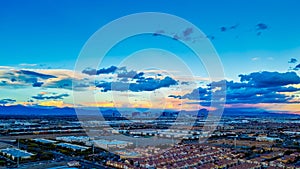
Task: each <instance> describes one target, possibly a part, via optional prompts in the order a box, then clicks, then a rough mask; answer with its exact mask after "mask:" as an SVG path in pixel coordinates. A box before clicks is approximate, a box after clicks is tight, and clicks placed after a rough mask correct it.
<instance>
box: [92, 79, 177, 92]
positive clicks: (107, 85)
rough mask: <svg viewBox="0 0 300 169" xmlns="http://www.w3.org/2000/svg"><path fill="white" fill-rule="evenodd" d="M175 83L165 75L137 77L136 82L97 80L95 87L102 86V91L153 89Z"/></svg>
mask: <svg viewBox="0 0 300 169" xmlns="http://www.w3.org/2000/svg"><path fill="white" fill-rule="evenodd" d="M172 85H177V81H176V80H174V79H172V78H171V77H169V76H167V77H165V78H164V79H154V78H145V79H138V80H137V81H136V82H133V83H129V82H98V83H97V84H96V87H98V88H102V91H103V92H107V91H111V90H112V91H132V92H142V91H154V90H156V89H160V88H163V87H170V86H172Z"/></svg>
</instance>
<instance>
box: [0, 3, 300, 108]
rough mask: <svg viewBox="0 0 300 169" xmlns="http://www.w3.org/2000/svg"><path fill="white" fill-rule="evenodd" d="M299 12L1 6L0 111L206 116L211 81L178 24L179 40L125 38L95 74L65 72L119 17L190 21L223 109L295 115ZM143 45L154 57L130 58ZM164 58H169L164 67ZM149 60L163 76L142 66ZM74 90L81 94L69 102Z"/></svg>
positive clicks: (215, 6)
mask: <svg viewBox="0 0 300 169" xmlns="http://www.w3.org/2000/svg"><path fill="white" fill-rule="evenodd" d="M299 6H300V2H299V1H297V0H287V1H279V0H263V1H261V0H252V1H241V0H226V1H221V0H219V1H216V0H212V1H198V0H194V1H182V0H173V1H156V0H153V1H125V0H120V1H115V0H114V1H89V3H86V1H79V0H62V1H58V0H44V1H38V0H27V1H22V0H4V1H1V2H0V23H1V24H0V39H1V40H0V45H1V48H0V56H1V62H0V90H1V91H0V105H6V106H9V105H17V104H21V105H26V106H35V105H39V106H56V107H66V106H67V107H73V106H84V107H90V106H92V107H95V106H99V107H125V108H156V109H175V110H177V109H184V110H194V109H201V108H207V109H213V107H209V105H210V104H209V103H210V99H211V95H212V93H217V92H218V90H219V89H217V88H213V87H211V86H212V84H213V83H218V82H212V81H210V80H209V78H208V75H207V72H206V71H205V66H203V65H202V63H201V62H200V61H198V62H194V60H193V59H192V58H193V57H194V56H193V55H194V53H193V52H192V51H191V50H190V49H188V48H187V47H186V46H184V45H182V43H181V42H180V40H183V41H184V40H190V39H193V31H194V30H193V29H190V28H186V29H181V28H180V26H178V29H180V31H181V33H182V35H181V34H175V35H176V37H173V38H167V37H164V36H153V35H148V34H145V35H140V36H136V37H131V38H129V39H126V40H123V41H122V42H120V43H119V44H117V45H116V46H114V47H113V48H112V49H111V50H110V51H109V52H108V53H107V54H106V56H105V59H104V60H103V62H102V63H101V64H100V66H99V67H86V68H85V69H82V70H80V71H78V70H76V71H74V68H75V63H76V61H77V58H78V56H79V54H80V52H81V50H82V48H83V46H84V44H85V43H86V41H87V40H88V39H89V38H90V37H91V36H92V35H93V34H94V33H95V32H96V31H97V30H98V29H100V28H101V27H102V26H104V25H106V24H108V23H109V22H111V21H113V20H115V19H118V18H120V17H123V16H126V15H129V14H134V13H140V12H161V13H168V14H172V15H175V16H178V17H181V18H183V19H185V20H187V21H189V22H191V23H192V24H194V25H195V26H197V27H198V28H199V29H201V30H202V31H203V33H204V34H205V35H206V37H205V38H206V39H207V40H210V41H211V43H212V45H213V46H214V48H215V50H216V52H217V53H218V55H219V57H220V60H221V62H222V64H223V68H224V74H225V79H224V81H226V85H227V89H226V92H227V99H226V105H225V107H227V108H258V109H265V110H267V111H274V112H283V113H287V112H288V113H300V111H299V108H300V106H299V105H300V104H299V101H300V98H299V96H300V77H299V70H300V65H299V63H300V46H299V44H300V19H299V16H300V10H299ZM120 29H122V27H120ZM157 31H166V30H157ZM158 33H159V32H158ZM175 35H174V36H175ZM177 35H178V37H177ZM112 36H113V35H112ZM103 41H105V39H103ZM99 48H101V46H99ZM149 48H151V49H154V48H159V49H162V50H161V51H159V50H149V51H144V52H142V53H141V54H139V53H135V52H136V51H140V50H143V49H149ZM166 51H169V52H172V53H173V54H175V55H176V56H177V57H178V60H172V59H170V60H172V61H170V60H169V57H171V56H170V55H169V54H168V53H166ZM128 56H134V57H135V59H130V57H129V59H128ZM125 58H126V59H125ZM137 58H138V59H137ZM149 58H151V59H152V60H151V62H153V60H156V61H157V63H156V64H157V65H158V67H160V66H161V67H164V68H165V69H163V70H162V69H160V70H159V69H157V70H154V69H150V68H147V67H145V66H143V64H144V63H145V62H146V63H149V62H148V61H147V59H149ZM169 61H170V62H169ZM181 62H184V63H185V64H183V65H184V66H176V65H180V64H181ZM159 65H160V66H159ZM154 66H155V65H154ZM185 66H186V67H185ZM185 70H191V71H192V73H193V75H194V76H193V78H190V77H189V76H188V75H187V74H185ZM182 72H184V73H182ZM72 86H73V88H72ZM74 93H77V94H75V95H76V96H78V95H80V96H81V97H80V98H79V99H77V100H79V103H76V105H74V104H73V96H74ZM89 93H93V96H95V101H94V102H91V101H90V99H89V98H87V97H89ZM124 100H125V101H124Z"/></svg>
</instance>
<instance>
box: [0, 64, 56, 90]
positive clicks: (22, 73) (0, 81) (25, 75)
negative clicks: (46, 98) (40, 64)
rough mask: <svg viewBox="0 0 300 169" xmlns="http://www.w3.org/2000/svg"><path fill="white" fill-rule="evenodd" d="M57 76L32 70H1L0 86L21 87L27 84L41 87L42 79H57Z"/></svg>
mask: <svg viewBox="0 0 300 169" xmlns="http://www.w3.org/2000/svg"><path fill="white" fill-rule="evenodd" d="M55 78H57V76H54V75H50V74H44V73H39V72H36V71H31V70H14V69H13V68H10V69H3V70H0V86H1V87H5V88H21V87H26V86H33V87H41V86H42V85H43V82H42V81H45V80H48V79H55Z"/></svg>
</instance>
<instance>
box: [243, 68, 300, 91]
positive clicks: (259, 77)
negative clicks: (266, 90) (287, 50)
mask: <svg viewBox="0 0 300 169" xmlns="http://www.w3.org/2000/svg"><path fill="white" fill-rule="evenodd" d="M239 77H240V78H241V79H240V80H241V82H248V83H249V84H251V85H254V86H256V87H270V86H273V87H274V86H285V85H290V84H299V83H300V77H299V76H298V75H297V74H296V73H295V72H286V73H279V72H267V71H264V72H254V73H251V74H249V75H239Z"/></svg>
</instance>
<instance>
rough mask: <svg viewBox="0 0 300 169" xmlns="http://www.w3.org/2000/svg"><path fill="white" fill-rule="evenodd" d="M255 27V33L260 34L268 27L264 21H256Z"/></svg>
mask: <svg viewBox="0 0 300 169" xmlns="http://www.w3.org/2000/svg"><path fill="white" fill-rule="evenodd" d="M255 28H256V35H257V36H260V35H261V34H262V31H265V30H267V29H268V28H269V27H268V25H267V24H265V23H258V24H256V25H255Z"/></svg>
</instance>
